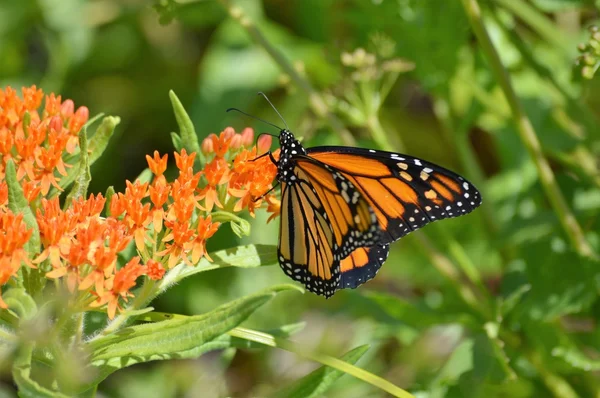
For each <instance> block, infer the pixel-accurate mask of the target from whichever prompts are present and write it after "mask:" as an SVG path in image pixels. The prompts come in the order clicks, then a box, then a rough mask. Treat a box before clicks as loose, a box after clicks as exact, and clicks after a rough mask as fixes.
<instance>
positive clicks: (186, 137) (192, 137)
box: [169, 90, 202, 161]
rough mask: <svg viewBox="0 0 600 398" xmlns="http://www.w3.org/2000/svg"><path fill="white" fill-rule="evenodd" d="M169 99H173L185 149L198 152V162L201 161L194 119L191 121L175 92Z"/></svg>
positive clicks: (171, 92) (170, 93)
mask: <svg viewBox="0 0 600 398" xmlns="http://www.w3.org/2000/svg"><path fill="white" fill-rule="evenodd" d="M169 98H170V99H171V104H172V106H173V111H174V113H175V119H177V124H178V125H179V136H180V137H181V142H182V144H183V147H184V148H185V150H186V151H187V152H188V153H192V152H196V156H197V157H198V158H197V160H198V161H200V159H199V157H200V156H202V153H201V152H200V144H199V143H198V136H197V135H196V129H195V128H194V124H193V123H192V119H190V116H189V115H188V114H187V112H186V111H185V108H184V107H183V105H182V104H181V101H179V98H177V95H176V94H175V92H174V91H173V90H171V91H169Z"/></svg>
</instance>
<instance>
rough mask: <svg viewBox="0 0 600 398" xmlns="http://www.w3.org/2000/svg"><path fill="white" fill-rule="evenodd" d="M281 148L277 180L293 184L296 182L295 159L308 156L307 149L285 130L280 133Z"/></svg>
mask: <svg viewBox="0 0 600 398" xmlns="http://www.w3.org/2000/svg"><path fill="white" fill-rule="evenodd" d="M279 147H280V148H281V152H280V154H279V162H277V180H278V181H280V182H284V183H286V184H293V183H294V181H295V180H296V176H295V175H294V157H297V156H299V155H306V149H304V147H303V146H302V144H300V141H298V140H297V139H296V138H295V137H294V134H292V132H291V131H290V130H288V129H283V130H281V132H280V133H279Z"/></svg>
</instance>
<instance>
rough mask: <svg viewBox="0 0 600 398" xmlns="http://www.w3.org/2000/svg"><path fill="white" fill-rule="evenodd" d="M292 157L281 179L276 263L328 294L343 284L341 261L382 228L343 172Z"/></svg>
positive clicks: (371, 242) (372, 240) (314, 289)
mask: <svg viewBox="0 0 600 398" xmlns="http://www.w3.org/2000/svg"><path fill="white" fill-rule="evenodd" d="M295 162H296V164H295V168H294V178H293V179H290V180H289V181H288V182H287V183H282V196H281V228H280V235H279V263H280V265H281V267H282V269H283V271H284V272H285V273H287V274H288V275H289V276H290V277H291V278H293V279H295V280H297V281H299V282H302V283H303V284H304V285H305V286H306V288H307V289H308V290H310V291H312V292H314V293H317V294H320V295H324V296H326V297H330V296H332V295H333V294H334V293H335V291H336V290H337V289H338V288H343V287H342V285H341V284H340V279H341V270H340V262H341V261H342V260H343V259H345V258H346V257H348V256H350V255H351V254H352V253H353V252H355V250H356V249H358V248H362V247H365V246H373V245H375V244H376V243H377V242H378V241H379V240H380V239H381V230H380V227H379V223H378V222H377V218H376V215H375V212H374V211H373V209H372V208H371V206H370V205H369V203H368V202H367V200H366V199H365V198H364V197H363V196H362V195H361V194H360V192H359V191H358V189H357V188H355V187H354V186H353V184H352V183H351V182H350V181H349V180H348V179H347V178H346V177H345V176H344V175H343V174H342V173H339V172H337V171H335V170H333V169H331V168H330V167H328V166H326V165H323V164H320V163H319V162H316V161H314V160H311V159H309V158H306V157H299V158H298V159H295ZM356 264H357V265H356V268H359V267H360V266H363V265H364V264H362V263H360V264H359V263H358V262H357V263H356Z"/></svg>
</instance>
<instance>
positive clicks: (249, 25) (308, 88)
mask: <svg viewBox="0 0 600 398" xmlns="http://www.w3.org/2000/svg"><path fill="white" fill-rule="evenodd" d="M219 1H220V3H221V4H222V5H223V7H225V9H226V10H227V12H228V13H229V15H230V16H231V17H232V18H233V19H234V20H235V21H236V22H238V23H239V24H240V26H241V27H242V28H244V29H245V30H246V32H248V34H249V35H250V37H252V39H253V40H254V41H255V42H256V43H257V44H258V45H260V46H261V47H263V48H264V49H265V51H266V52H267V53H268V54H269V55H270V56H271V58H273V61H275V63H276V64H277V65H279V67H280V68H281V70H282V71H283V72H285V73H286V74H287V75H288V76H289V77H290V79H291V80H292V81H293V82H294V83H295V84H296V85H297V86H298V87H299V88H300V89H302V90H303V91H304V92H305V93H306V94H307V95H308V101H309V104H310V106H311V108H312V110H313V111H314V112H315V113H316V114H317V115H318V116H319V117H322V118H324V119H326V120H327V121H328V123H329V125H330V126H331V127H332V128H333V130H335V131H336V132H337V133H338V134H339V135H340V137H341V139H342V141H343V142H344V143H345V144H346V145H354V144H355V143H356V141H355V139H354V137H353V136H352V134H351V133H350V131H348V129H346V127H345V126H344V124H343V123H342V122H341V121H340V120H339V119H338V118H337V117H336V116H335V115H334V114H332V113H331V112H330V111H329V107H328V106H327V103H326V102H325V100H324V99H323V97H322V96H321V95H320V94H319V93H318V92H317V91H316V90H315V89H314V88H313V87H312V85H311V84H310V82H309V81H308V80H306V79H305V78H304V77H302V75H300V74H299V73H298V71H297V70H296V69H294V66H293V65H292V64H291V63H290V62H289V61H288V60H287V59H286V58H285V56H284V55H283V54H281V52H279V50H277V49H276V48H275V47H274V46H273V45H272V44H271V43H270V42H269V40H267V38H266V37H265V35H264V34H263V33H262V32H261V31H260V30H259V29H258V27H257V26H256V24H255V23H254V21H253V20H252V19H251V18H250V17H249V16H248V15H247V14H246V13H245V12H244V10H243V9H242V8H240V7H238V6H235V5H233V4H232V2H231V1H230V0H219Z"/></svg>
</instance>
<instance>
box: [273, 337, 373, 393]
mask: <svg viewBox="0 0 600 398" xmlns="http://www.w3.org/2000/svg"><path fill="white" fill-rule="evenodd" d="M368 349H369V346H368V345H362V346H360V347H356V348H354V349H353V350H351V351H348V352H347V353H346V354H344V355H343V356H342V357H341V358H340V359H341V360H343V361H345V362H348V363H351V364H355V363H356V362H357V361H358V360H359V359H360V358H361V357H362V356H363V354H364V353H365V352H367V350H368ZM343 375H344V373H343V372H342V371H340V370H337V369H333V368H330V367H328V366H322V367H320V368H319V369H317V370H315V371H313V372H311V373H309V374H308V375H306V376H304V377H303V378H302V379H300V380H298V381H297V382H295V383H294V384H293V385H291V386H289V387H287V388H285V389H283V390H281V391H279V392H277V393H276V394H274V396H275V397H290V398H294V397H298V398H313V397H321V396H323V394H324V393H325V392H326V391H327V390H328V389H329V388H331V386H332V385H333V384H334V383H335V382H336V380H337V379H339V378H340V377H341V376H343Z"/></svg>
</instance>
